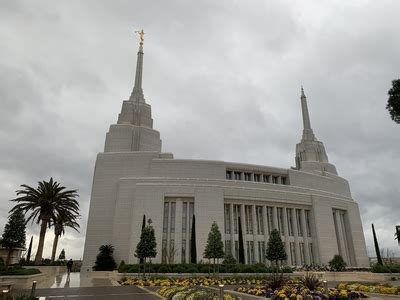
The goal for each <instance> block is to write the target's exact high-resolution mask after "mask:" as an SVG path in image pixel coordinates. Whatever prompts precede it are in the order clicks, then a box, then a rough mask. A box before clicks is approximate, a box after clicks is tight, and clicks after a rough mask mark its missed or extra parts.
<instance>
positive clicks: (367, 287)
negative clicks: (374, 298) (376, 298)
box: [338, 283, 400, 295]
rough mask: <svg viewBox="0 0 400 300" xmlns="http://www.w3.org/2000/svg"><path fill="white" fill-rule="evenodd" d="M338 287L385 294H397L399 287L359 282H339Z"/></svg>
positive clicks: (399, 292)
mask: <svg viewBox="0 0 400 300" xmlns="http://www.w3.org/2000/svg"><path fill="white" fill-rule="evenodd" d="M338 288H339V289H347V290H351V291H360V292H364V293H377V294H385V295H399V294H400V287H393V286H391V285H388V284H387V285H379V284H361V283H351V284H349V283H340V284H339V285H338Z"/></svg>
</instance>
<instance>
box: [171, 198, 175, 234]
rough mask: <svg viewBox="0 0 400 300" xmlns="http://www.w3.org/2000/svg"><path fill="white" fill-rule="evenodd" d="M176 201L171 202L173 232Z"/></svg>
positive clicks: (173, 228)
mask: <svg viewBox="0 0 400 300" xmlns="http://www.w3.org/2000/svg"><path fill="white" fill-rule="evenodd" d="M175 208H176V203H175V202H171V233H175V210H176V209H175Z"/></svg>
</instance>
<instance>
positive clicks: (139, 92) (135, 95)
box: [129, 29, 145, 102]
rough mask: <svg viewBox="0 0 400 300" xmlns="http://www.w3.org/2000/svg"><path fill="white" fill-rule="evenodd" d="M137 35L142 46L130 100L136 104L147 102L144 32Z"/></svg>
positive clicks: (140, 46) (138, 55)
mask: <svg viewBox="0 0 400 300" xmlns="http://www.w3.org/2000/svg"><path fill="white" fill-rule="evenodd" d="M135 33H138V34H139V37H140V44H139V51H138V54H137V62H136V74H135V85H134V87H133V90H132V93H131V96H130V98H129V100H130V101H136V102H145V101H144V95H143V89H142V75H143V41H144V31H143V29H142V30H141V31H135Z"/></svg>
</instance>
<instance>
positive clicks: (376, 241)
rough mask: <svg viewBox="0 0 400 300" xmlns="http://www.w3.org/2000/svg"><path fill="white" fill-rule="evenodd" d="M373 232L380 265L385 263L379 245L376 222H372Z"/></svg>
mask: <svg viewBox="0 0 400 300" xmlns="http://www.w3.org/2000/svg"><path fill="white" fill-rule="evenodd" d="M372 234H373V236H374V246H375V252H376V258H377V259H378V264H379V265H383V261H382V257H381V251H380V250H379V245H378V240H377V238H376V233H375V227H374V224H372Z"/></svg>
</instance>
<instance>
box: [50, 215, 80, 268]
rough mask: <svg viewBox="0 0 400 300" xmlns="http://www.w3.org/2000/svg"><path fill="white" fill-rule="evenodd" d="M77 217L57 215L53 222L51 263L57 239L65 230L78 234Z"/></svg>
mask: <svg viewBox="0 0 400 300" xmlns="http://www.w3.org/2000/svg"><path fill="white" fill-rule="evenodd" d="M77 217H78V215H73V214H64V213H63V214H59V215H58V216H57V218H56V220H55V221H54V224H53V225H54V241H53V251H52V252H51V262H54V260H55V257H56V251H57V245H58V239H59V237H60V236H61V235H62V234H64V233H65V228H66V227H70V228H72V229H74V230H76V231H77V232H79V230H78V228H79V224H78V223H77V222H76V218H77Z"/></svg>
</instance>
